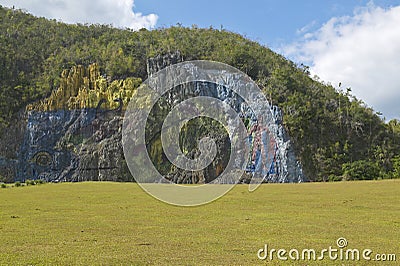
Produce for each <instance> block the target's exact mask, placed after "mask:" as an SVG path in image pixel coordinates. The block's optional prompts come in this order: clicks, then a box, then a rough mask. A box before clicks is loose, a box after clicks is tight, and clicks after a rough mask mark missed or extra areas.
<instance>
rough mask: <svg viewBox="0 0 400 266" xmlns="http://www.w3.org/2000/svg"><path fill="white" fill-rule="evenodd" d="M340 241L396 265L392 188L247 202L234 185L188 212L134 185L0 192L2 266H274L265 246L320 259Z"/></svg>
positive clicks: (309, 188) (323, 188)
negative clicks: (319, 253)
mask: <svg viewBox="0 0 400 266" xmlns="http://www.w3.org/2000/svg"><path fill="white" fill-rule="evenodd" d="M339 237H345V238H346V239H347V240H348V243H349V245H348V248H358V249H361V250H362V249H365V248H370V249H372V250H373V251H374V252H376V253H396V256H397V263H399V261H400V253H399V252H400V242H399V239H400V180H387V181H373V182H340V183H308V184H268V185H263V186H261V187H260V188H259V189H258V190H256V191H255V192H253V193H249V192H248V190H247V186H245V185H240V186H237V187H235V188H234V189H233V190H232V191H231V192H229V193H228V194H227V195H226V196H224V197H222V198H221V199H219V200H217V201H215V202H213V203H211V204H207V205H205V206H200V207H190V208H187V207H175V206H170V205H167V204H165V203H162V202H159V201H157V200H155V199H153V198H152V197H151V196H149V195H147V194H146V193H144V192H143V191H142V190H141V189H140V188H139V187H138V186H137V185H136V184H132V183H128V184H127V183H68V184H46V185H43V186H29V187H13V188H8V189H1V190H0V265H7V264H8V265H48V264H51V265H76V264H79V265H93V264H95V265H99V264H101V265H115V264H118V265H121V264H122V265H147V264H151V265H265V264H268V265H275V264H283V262H281V261H278V260H277V259H275V260H273V261H272V262H271V261H268V260H267V261H260V260H259V259H258V258H257V251H258V250H259V249H261V248H263V247H264V244H268V245H269V247H270V248H276V249H279V248H284V249H287V250H290V249H291V248H297V249H299V250H302V249H305V248H313V249H315V250H322V249H324V248H328V247H329V246H332V247H336V239H338V238H339ZM286 263H287V264H288V265H307V264H311V265H317V264H321V262H315V263H314V262H309V261H299V262H295V261H289V262H286ZM327 263H328V264H331V265H342V263H343V264H344V265H363V264H365V265H367V263H366V262H365V261H359V262H357V263H356V262H340V261H336V262H331V261H328V260H327V261H324V264H327ZM381 264H382V265H394V262H391V263H389V262H387V263H381Z"/></svg>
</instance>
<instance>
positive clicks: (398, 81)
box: [283, 4, 400, 119]
mask: <svg viewBox="0 0 400 266" xmlns="http://www.w3.org/2000/svg"><path fill="white" fill-rule="evenodd" d="M399 25H400V6H397V7H391V8H389V9H383V8H380V7H377V6H374V5H373V4H369V5H368V6H367V7H364V8H358V9H356V11H355V12H354V14H353V15H352V16H345V17H335V18H332V19H330V20H329V21H328V22H327V23H325V24H324V25H323V26H322V27H321V28H320V29H319V30H317V31H315V32H308V33H304V35H303V37H302V39H301V40H300V41H299V42H298V43H295V44H292V45H289V46H287V47H284V48H283V53H284V54H285V55H286V56H288V57H289V58H292V59H293V60H295V61H297V62H303V63H306V64H309V65H310V66H311V70H312V73H313V74H316V75H318V76H319V77H320V78H321V79H322V80H324V81H326V82H331V83H332V84H333V85H335V86H337V84H339V82H341V83H342V87H343V86H346V87H351V88H352V90H353V94H354V95H355V96H357V98H360V99H362V100H363V101H365V102H366V103H367V104H368V105H370V106H372V107H373V108H374V109H375V110H376V111H381V112H383V114H384V116H386V118H388V119H390V118H400V28H399Z"/></svg>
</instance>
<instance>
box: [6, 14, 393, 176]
mask: <svg viewBox="0 0 400 266" xmlns="http://www.w3.org/2000/svg"><path fill="white" fill-rule="evenodd" d="M0 44H1V45H0V129H1V128H3V129H4V128H5V127H6V126H7V125H8V124H9V123H10V121H12V119H13V117H14V116H15V114H16V113H17V112H18V111H20V110H23V109H24V107H25V106H26V105H27V104H29V103H32V102H34V101H37V100H39V99H42V98H43V97H45V96H48V95H49V94H50V93H51V92H52V91H53V90H54V89H56V88H58V87H59V85H60V74H61V73H62V71H63V70H64V69H69V68H71V67H72V66H76V65H79V64H80V65H85V66H88V65H89V64H92V63H97V64H98V65H99V67H100V72H101V73H102V75H103V77H104V78H105V79H106V80H108V81H109V82H111V81H113V80H117V79H124V78H126V77H136V78H141V79H142V80H143V79H145V78H146V75H147V71H146V60H147V58H149V57H153V56H155V55H158V54H165V53H168V52H174V51H177V50H179V51H180V53H181V54H182V56H183V57H184V59H185V60H192V59H207V60H214V61H219V62H224V63H227V64H230V65H232V66H234V67H237V68H239V69H240V70H242V71H243V72H245V73H247V74H248V75H249V76H250V77H252V78H253V79H254V80H255V81H256V82H257V83H258V84H259V86H260V87H261V88H262V89H263V91H264V92H265V94H266V96H267V98H268V99H269V101H270V102H271V103H272V104H275V105H278V106H279V107H281V108H282V110H283V111H284V114H285V115H284V124H285V127H286V129H287V130H288V132H289V135H290V136H291V138H292V140H293V142H294V145H295V149H296V151H297V154H298V156H299V159H300V161H301V162H302V164H303V168H304V170H305V173H306V175H307V176H308V177H309V178H310V179H311V180H317V181H322V180H324V181H326V180H342V179H375V178H396V177H399V176H400V122H399V121H398V120H392V121H390V122H389V123H385V122H384V121H383V120H382V119H381V118H380V117H379V116H378V115H377V114H376V113H375V112H374V110H372V109H371V108H369V107H367V106H366V105H365V104H364V103H363V102H362V101H361V100H359V99H357V98H355V97H354V96H352V95H351V89H350V88H347V89H345V90H343V91H336V90H335V89H334V88H333V87H332V86H330V85H327V84H324V83H322V82H319V81H317V80H316V78H311V77H310V75H309V71H308V68H307V67H306V66H303V65H301V66H297V65H295V64H294V63H293V62H290V61H288V60H286V59H285V58H284V57H282V56H280V55H277V54H276V53H274V52H272V51H271V50H269V49H268V48H266V47H263V46H261V45H259V44H257V43H255V42H252V41H250V40H247V39H245V38H244V37H242V36H240V35H238V34H234V33H231V32H228V31H224V30H222V31H220V30H216V29H213V28H209V29H198V28H196V27H192V28H184V27H181V26H176V27H171V28H168V29H157V30H153V31H148V30H145V29H142V30H140V31H138V32H132V31H130V30H122V29H115V28H111V27H109V26H106V25H66V24H63V23H60V22H57V21H55V20H47V19H44V18H36V17H34V16H32V15H29V14H26V13H24V12H22V11H18V10H10V9H5V8H1V7H0Z"/></svg>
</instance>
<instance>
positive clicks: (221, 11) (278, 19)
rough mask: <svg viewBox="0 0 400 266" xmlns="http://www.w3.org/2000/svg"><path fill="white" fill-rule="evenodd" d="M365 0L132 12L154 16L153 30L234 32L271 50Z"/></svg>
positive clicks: (183, 3)
mask: <svg viewBox="0 0 400 266" xmlns="http://www.w3.org/2000/svg"><path fill="white" fill-rule="evenodd" d="M369 2H370V1H369V0H368V1H367V0H302V1H295V0H248V1H229V2H228V1H221V0H213V1H212V0H201V1H189V0H164V1H160V0H136V1H135V8H134V9H135V10H136V11H137V12H141V13H143V14H144V15H146V14H150V13H155V14H157V15H158V17H159V18H158V21H157V27H168V26H171V25H176V24H177V23H182V24H183V25H184V26H191V25H193V24H196V25H198V26H199V27H209V26H213V27H214V28H218V29H219V28H220V27H221V25H223V27H224V28H225V29H227V30H230V31H233V32H237V33H240V34H243V35H245V36H247V37H248V38H250V39H252V40H255V41H258V42H260V43H262V44H264V45H267V46H269V47H271V48H272V49H278V48H280V47H281V46H283V45H285V44H288V43H290V42H293V41H294V40H296V39H297V38H299V37H300V35H301V30H302V29H303V31H304V30H313V29H317V28H319V27H321V26H322V24H323V23H325V22H327V21H328V20H329V19H330V18H332V17H338V16H344V15H352V14H353V12H354V10H355V9H356V8H358V7H362V6H366V5H367V4H368V3H369ZM374 3H375V5H377V6H381V7H390V6H393V5H400V1H393V0H392V1H390V0H380V1H378V0H375V1H374Z"/></svg>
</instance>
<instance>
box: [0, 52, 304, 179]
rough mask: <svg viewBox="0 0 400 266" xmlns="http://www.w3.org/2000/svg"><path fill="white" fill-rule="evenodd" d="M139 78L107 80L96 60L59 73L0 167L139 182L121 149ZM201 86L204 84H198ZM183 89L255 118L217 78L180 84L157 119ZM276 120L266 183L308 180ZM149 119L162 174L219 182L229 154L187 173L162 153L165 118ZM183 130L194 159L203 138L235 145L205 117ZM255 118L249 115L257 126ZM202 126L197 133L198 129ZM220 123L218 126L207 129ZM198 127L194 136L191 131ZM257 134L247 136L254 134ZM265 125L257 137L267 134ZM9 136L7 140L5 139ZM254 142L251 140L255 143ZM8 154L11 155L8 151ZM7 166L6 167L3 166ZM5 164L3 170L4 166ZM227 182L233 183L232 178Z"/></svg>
mask: <svg viewBox="0 0 400 266" xmlns="http://www.w3.org/2000/svg"><path fill="white" fill-rule="evenodd" d="M182 60H183V59H182V57H181V56H180V54H179V53H174V54H170V55H166V56H158V57H156V58H152V59H149V60H148V64H147V69H148V74H149V75H150V76H151V75H152V74H154V73H156V72H157V71H159V70H160V69H162V68H164V67H166V66H168V65H170V64H174V63H178V62H181V61H182ZM140 83H141V80H139V79H134V78H128V79H126V80H120V81H113V82H111V83H108V82H107V81H106V79H105V78H104V77H102V76H101V75H100V70H99V67H98V65H96V64H94V65H91V66H89V67H88V68H84V67H82V66H77V67H74V68H72V69H71V70H69V71H64V72H63V73H62V75H61V85H60V88H59V89H58V90H56V91H54V92H53V93H52V94H51V95H50V96H49V97H48V98H47V99H44V100H42V101H41V102H39V103H37V104H34V105H30V106H28V107H27V114H26V120H21V121H22V122H21V123H22V124H24V123H25V124H24V125H23V127H21V126H20V129H21V130H20V132H22V133H21V137H20V140H19V145H20V146H19V148H18V151H17V152H16V156H14V157H12V156H10V155H9V154H8V155H7V154H6V153H5V152H4V151H2V154H1V156H2V157H0V158H2V159H1V160H0V171H2V172H3V173H4V172H5V171H6V170H7V171H9V172H10V173H9V175H13V174H14V175H15V179H16V180H20V181H23V180H25V179H45V180H47V181H88V180H89V181H97V180H99V181H106V180H107V181H133V178H132V176H131V175H130V173H129V170H128V169H127V166H126V163H125V159H124V154H123V148H122V143H121V138H122V120H123V111H124V108H125V107H126V105H127V103H128V101H129V99H130V98H131V96H132V95H133V94H134V92H135V89H136V88H137V87H138V86H139V84H140ZM199 88H200V89H199ZM182 90H184V91H185V92H186V94H185V95H186V96H189V95H190V96H196V95H202V96H211V97H214V98H216V99H219V100H222V101H225V102H228V103H229V104H230V105H231V106H232V107H233V108H234V109H235V110H236V112H237V113H240V112H242V114H241V116H242V117H247V118H249V117H251V114H250V113H248V112H247V111H243V110H247V109H248V108H247V109H246V108H243V104H244V103H243V100H242V99H240V97H237V96H235V95H234V94H233V93H232V92H229V90H227V89H226V88H221V87H219V86H217V85H216V84H211V83H201V82H200V83H192V84H184V85H182V86H181V87H177V88H174V89H173V90H172V91H171V92H170V93H169V94H168V95H167V97H166V99H165V101H164V102H159V103H157V105H156V106H155V107H154V108H153V109H154V110H155V113H154V114H153V115H154V116H157V117H159V118H160V117H161V118H162V117H165V116H166V114H168V112H169V109H168V108H165V104H166V103H167V106H172V103H173V102H177V101H181V100H182V99H183V98H182ZM271 111H272V113H273V115H274V121H275V122H274V123H273V124H271V125H270V126H269V131H270V133H271V134H272V135H273V140H271V141H270V142H269V143H265V145H270V146H271V147H272V146H273V147H274V148H273V149H271V151H270V154H268V156H270V157H271V158H273V163H272V164H271V166H270V167H269V170H268V171H267V172H265V171H264V172H263V173H261V174H262V175H263V177H265V178H266V179H265V180H266V181H267V182H302V181H305V180H306V179H305V177H304V175H303V173H302V169H301V165H300V164H299V163H298V161H297V160H296V156H295V154H294V151H293V149H292V146H291V142H290V139H289V137H288V136H287V134H286V132H285V130H284V128H283V126H282V114H281V111H280V110H279V109H278V108H277V107H271ZM157 121H158V122H156V123H153V124H151V123H150V124H149V130H148V134H147V135H148V136H147V140H148V142H147V150H148V152H149V154H150V157H151V159H152V161H153V163H154V165H156V166H157V168H158V169H159V171H160V172H161V173H163V175H164V176H165V177H166V178H167V179H169V180H171V181H173V182H175V183H205V182H210V181H212V180H214V179H215V178H216V177H217V176H218V175H219V174H220V173H221V172H222V171H223V170H224V168H225V167H226V165H227V162H228V160H229V154H226V152H220V153H217V156H216V158H215V160H214V161H213V163H212V164H211V165H210V166H208V167H207V168H206V169H204V170H200V171H195V172H192V171H182V170H181V169H177V168H176V167H174V166H172V165H171V164H170V163H169V162H168V161H167V160H166V158H165V155H164V154H163V150H162V146H161V141H160V128H161V124H159V123H161V122H162V121H163V120H162V119H158V120H157ZM196 123H197V124H193V125H188V126H187V127H185V128H184V129H183V130H182V136H181V142H182V143H181V144H182V149H183V150H184V151H185V152H186V153H187V155H188V156H189V157H193V158H194V157H196V156H197V155H198V150H197V148H196V147H195V146H194V145H193V143H196V141H197V140H198V139H199V138H201V137H204V136H209V137H212V138H214V139H215V141H216V144H217V148H218V150H219V151H227V150H229V149H230V145H231V143H230V141H229V137H228V135H227V134H226V132H224V130H223V129H218V130H215V127H213V126H216V125H214V124H213V122H212V121H207V120H200V121H197V122H196ZM255 124H256V120H254V119H253V120H251V119H248V121H247V127H248V130H249V131H251V128H254V125H255ZM195 126H200V128H201V129H200V130H195V131H193V127H195ZM210 128H214V130H213V131H211V132H210V131H209V130H208V131H207V129H210ZM193 132H195V133H193ZM256 133H257V132H253V133H249V134H250V135H251V134H253V141H254V136H256V135H257V134H256ZM262 133H263V132H262V130H261V131H260V132H258V134H262ZM3 141H4V140H3ZM249 145H253V143H251V141H250V142H249ZM9 153H10V152H9ZM250 161H251V163H250V165H249V166H248V168H247V169H246V174H245V175H244V176H243V179H242V182H249V180H250V179H251V178H252V177H253V176H254V175H259V174H260V173H259V172H257V170H256V169H255V165H256V164H257V158H251V160H250ZM5 166H7V167H5ZM2 169H3V170H2ZM226 182H227V183H229V180H227V181H226Z"/></svg>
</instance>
